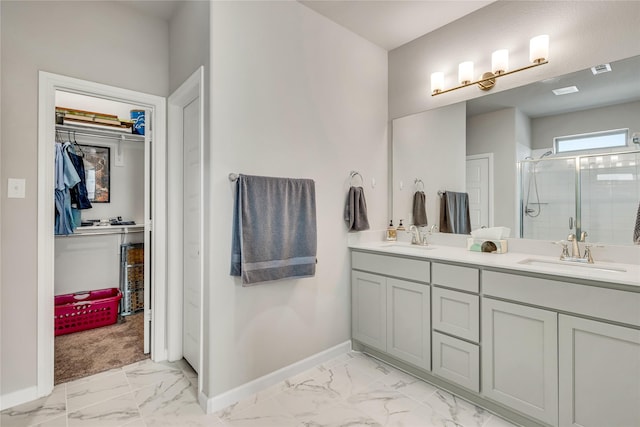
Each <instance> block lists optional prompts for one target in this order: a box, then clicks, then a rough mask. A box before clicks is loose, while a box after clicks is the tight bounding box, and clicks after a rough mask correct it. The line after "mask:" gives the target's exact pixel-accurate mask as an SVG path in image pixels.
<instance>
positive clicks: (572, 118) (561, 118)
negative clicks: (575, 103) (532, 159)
mask: <svg viewBox="0 0 640 427" xmlns="http://www.w3.org/2000/svg"><path fill="white" fill-rule="evenodd" d="M639 117H640V102H638V101H636V102H628V103H626V104H618V105H612V106H608V107H601V108H592V109H590V110H582V111H576V112H574V113H566V114H558V115H556V116H548V117H540V118H537V119H533V120H531V124H532V129H531V133H532V146H533V147H534V148H536V149H542V148H546V149H551V148H552V147H553V138H555V137H557V136H567V135H577V134H581V133H588V132H599V131H605V130H612V129H625V128H627V129H629V136H631V134H632V133H634V132H639V131H640V122H639V121H638V118H639Z"/></svg>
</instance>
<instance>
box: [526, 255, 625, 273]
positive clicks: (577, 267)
mask: <svg viewBox="0 0 640 427" xmlns="http://www.w3.org/2000/svg"><path fill="white" fill-rule="evenodd" d="M518 264H523V265H531V266H537V267H548V268H557V269H558V270H562V271H567V270H569V271H576V272H588V271H602V272H606V273H626V271H627V270H626V269H624V268H620V267H611V266H604V265H600V264H588V263H580V262H574V261H560V260H557V261H555V260H547V259H538V258H526V259H523V260H522V261H518Z"/></svg>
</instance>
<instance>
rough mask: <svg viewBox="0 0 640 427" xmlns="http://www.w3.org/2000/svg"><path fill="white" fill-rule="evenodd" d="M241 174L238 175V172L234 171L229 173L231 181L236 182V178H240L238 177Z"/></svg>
mask: <svg viewBox="0 0 640 427" xmlns="http://www.w3.org/2000/svg"><path fill="white" fill-rule="evenodd" d="M239 176H240V175H238V174H237V173H233V172H231V173H230V174H229V181H231V182H234V181H236V180H237V179H238V177H239Z"/></svg>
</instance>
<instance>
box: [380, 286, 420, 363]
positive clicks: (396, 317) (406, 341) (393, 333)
mask: <svg viewBox="0 0 640 427" xmlns="http://www.w3.org/2000/svg"><path fill="white" fill-rule="evenodd" d="M429 308H430V302H429V286H428V285H422V284H419V283H413V282H407V281H405V280H398V279H391V278H389V279H387V352H388V353H389V354H391V355H393V356H396V357H397V358H398V359H402V360H404V361H405V362H409V363H411V364H413V365H416V366H419V367H421V368H423V369H427V370H431V348H430V347H431V346H430V333H431V322H430V309H429Z"/></svg>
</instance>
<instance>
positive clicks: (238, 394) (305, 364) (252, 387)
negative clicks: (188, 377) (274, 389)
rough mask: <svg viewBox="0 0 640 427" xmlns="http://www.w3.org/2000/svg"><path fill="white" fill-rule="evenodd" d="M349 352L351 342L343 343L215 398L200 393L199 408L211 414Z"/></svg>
mask: <svg viewBox="0 0 640 427" xmlns="http://www.w3.org/2000/svg"><path fill="white" fill-rule="evenodd" d="M349 351H351V341H345V342H343V343H341V344H338V345H336V346H335V347H331V348H328V349H326V350H324V351H321V352H320V353H316V354H314V355H312V356H309V357H307V358H306V359H302V360H300V361H298V362H295V363H292V364H291V365H288V366H285V367H284V368H280V369H278V370H277V371H274V372H271V373H270V374H267V375H264V376H262V377H260V378H256V379H255V380H253V381H250V382H248V383H246V384H243V385H241V386H239V387H236V388H234V389H231V390H229V391H226V392H224V393H222V394H219V395H217V396H214V397H210V398H207V397H206V396H205V395H204V394H202V393H201V394H200V396H199V397H200V399H199V400H200V406H201V407H202V409H203V410H205V412H207V413H208V414H211V413H213V412H216V411H219V410H220V409H224V408H226V407H227V406H229V405H231V404H233V403H236V402H239V401H241V400H244V399H246V398H248V397H250V396H252V395H253V394H255V393H257V392H259V391H261V390H265V389H267V388H269V387H271V386H272V385H275V384H277V383H279V382H280V381H284V380H285V379H287V378H289V377H292V376H294V375H297V374H300V373H302V372H304V371H306V370H307V369H311V368H313V367H314V366H316V365H319V364H321V363H325V362H328V361H329V360H331V359H333V358H335V357H337V356H340V355H341V354H344V353H347V352H349Z"/></svg>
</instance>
